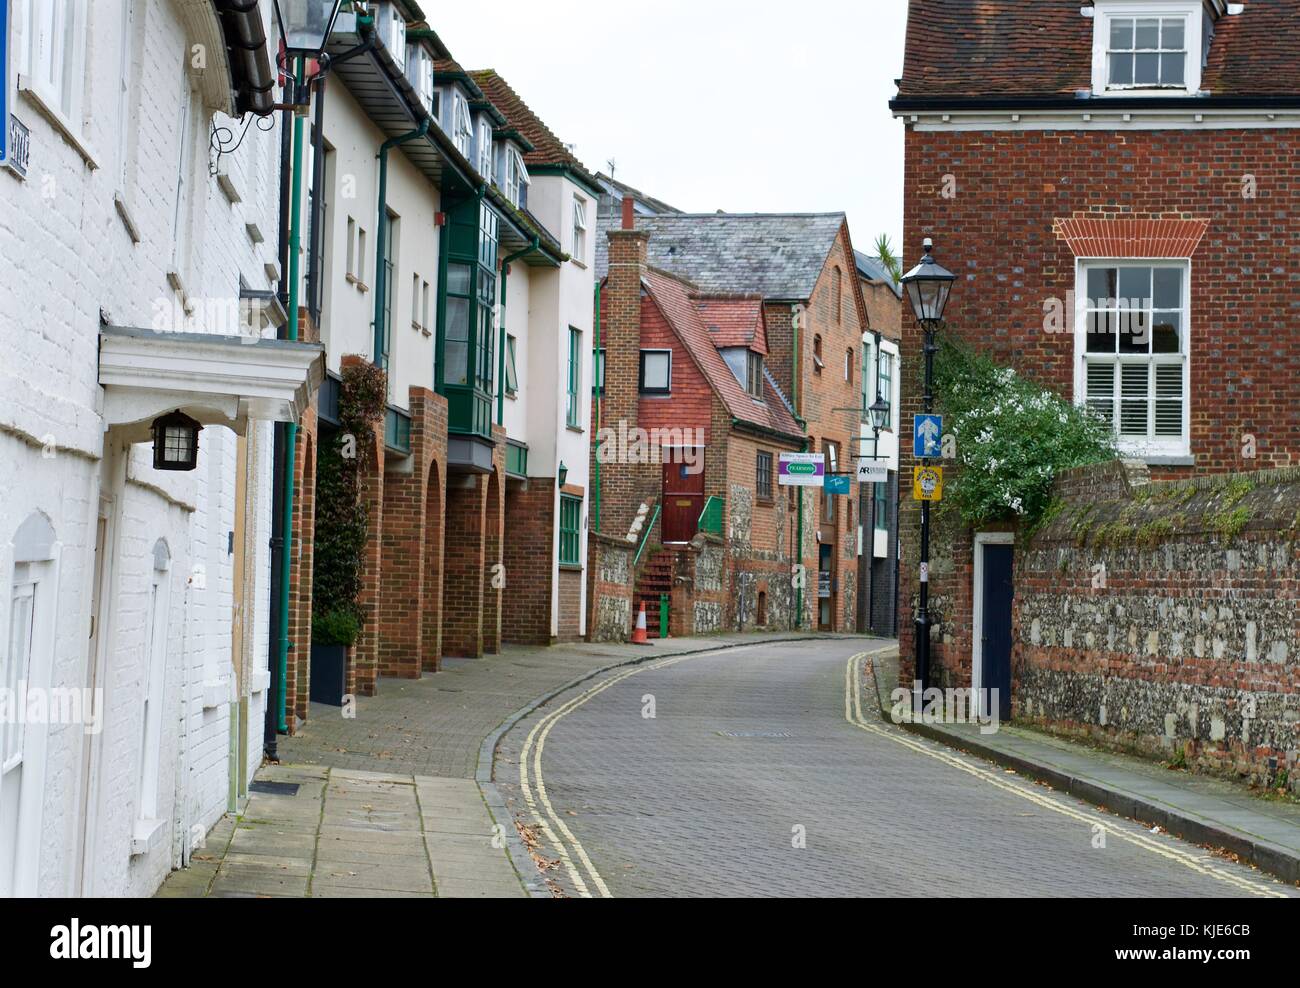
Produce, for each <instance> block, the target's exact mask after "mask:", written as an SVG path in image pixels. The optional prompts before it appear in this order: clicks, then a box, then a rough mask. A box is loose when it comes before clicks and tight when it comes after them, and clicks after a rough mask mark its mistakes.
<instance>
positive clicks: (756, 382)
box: [745, 350, 763, 398]
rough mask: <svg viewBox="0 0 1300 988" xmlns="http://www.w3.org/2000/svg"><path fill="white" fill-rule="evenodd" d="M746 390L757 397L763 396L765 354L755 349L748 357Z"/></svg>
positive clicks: (749, 352)
mask: <svg viewBox="0 0 1300 988" xmlns="http://www.w3.org/2000/svg"><path fill="white" fill-rule="evenodd" d="M745 390H746V391H748V392H749V393H750V395H752V396H753V397H755V398H762V397H763V355H762V354H761V353H756V352H754V351H753V350H750V351H748V354H747V358H746V367H745Z"/></svg>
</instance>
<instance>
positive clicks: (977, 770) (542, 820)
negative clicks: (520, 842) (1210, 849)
mask: <svg viewBox="0 0 1300 988" xmlns="http://www.w3.org/2000/svg"><path fill="white" fill-rule="evenodd" d="M716 654H717V653H716V652H696V653H693V654H690V655H678V656H674V657H671V658H666V659H662V660H659V661H657V662H651V663H647V664H646V665H641V666H634V667H632V668H630V669H627V670H625V671H623V672H620V673H616V674H615V675H613V676H610V677H609V678H608V679H605V680H603V681H601V682H599V683H597V684H596V685H594V686H591V687H589V688H588V689H586V690H584V691H583V692H582V693H580V694H578V695H577V696H576V697H574V698H573V699H571V700H569V701H567V702H566V703H564V704H562V705H561V706H559V707H557V708H556V709H555V710H553V711H551V712H550V713H549V714H547V715H546V716H544V717H542V718H541V719H540V720H538V722H537V723H536V724H534V725H533V728H532V730H530V731H529V732H528V737H527V738H526V739H525V741H524V745H523V748H522V750H521V751H520V754H519V784H520V789H521V790H522V792H523V796H524V803H525V805H526V806H527V807H528V812H529V813H530V814H531V815H532V818H533V821H534V823H535V824H536V825H537V827H538V829H540V830H541V832H542V833H543V835H545V837H546V839H547V841H548V842H549V843H550V845H551V846H552V847H553V848H554V849H555V853H556V855H557V856H558V858H559V860H560V863H561V865H562V866H563V868H564V870H565V872H566V873H567V874H568V876H569V880H570V882H571V883H572V886H573V888H574V889H575V890H576V891H577V893H578V895H580V896H582V897H584V898H594V897H597V896H599V897H601V898H606V899H609V898H613V895H612V893H611V892H610V890H609V886H608V885H606V884H605V880H604V879H603V878H602V877H601V875H600V872H599V871H597V869H596V866H595V865H594V864H592V861H591V858H590V857H589V856H588V854H587V851H586V849H585V848H584V847H583V846H582V842H581V841H579V840H578V838H577V837H576V836H575V835H574V833H573V831H572V830H570V829H569V827H568V825H567V824H566V823H565V822H564V820H563V819H562V818H561V817H560V815H559V814H558V813H557V812H556V811H555V807H554V806H553V805H552V804H551V799H550V796H549V795H548V794H547V792H546V782H545V779H544V778H543V775H542V752H543V750H544V749H545V747H546V739H547V738H548V737H549V736H550V733H551V729H552V728H553V727H554V726H555V725H556V724H557V723H558V722H559V721H560V719H561V718H563V717H567V716H568V715H569V714H571V713H572V712H573V711H575V710H577V709H578V708H579V707H581V706H583V705H584V704H585V703H586V702H587V701H588V700H591V699H592V698H593V697H596V696H599V695H600V694H601V693H603V692H605V690H607V689H609V688H610V687H611V686H615V685H617V684H618V683H621V682H623V680H625V679H628V678H629V677H631V676H635V675H637V674H638V673H642V672H648V671H651V670H658V669H667V668H668V667H670V666H674V665H677V664H678V663H679V662H685V661H686V660H688V659H693V658H699V657H701V656H703V655H716ZM870 654H873V653H869V652H859V653H858V654H856V655H854V656H852V657H851V658H850V659H849V660H848V662H847V664H846V665H845V667H844V719H845V720H847V721H848V722H849V723H850V724H852V725H853V726H854V727H856V728H859V729H860V730H863V731H866V732H867V733H869V734H874V735H877V736H879V737H882V738H885V739H886V740H889V741H892V742H893V743H895V744H900V745H902V746H903V747H905V748H908V749H910V750H911V751H913V752H915V753H917V754H919V755H924V756H925V757H927V758H933V759H935V760H936V761H940V762H943V763H944V764H946V765H950V766H951V767H953V768H956V769H958V770H959V771H962V772H965V773H966V774H968V775H971V776H974V777H975V778H977V779H979V780H980V781H981V782H985V783H987V784H988V785H991V786H994V787H995V788H997V789H1000V790H1002V791H1003V792H1006V793H1010V794H1012V795H1014V796H1016V797H1018V798H1020V799H1024V800H1027V801H1028V802H1030V803H1033V804H1035V805H1037V806H1039V807H1041V808H1043V809H1046V810H1050V811H1051V812H1053V813H1058V814H1060V815H1061V816H1064V817H1066V818H1068V819H1071V820H1074V821H1076V822H1078V823H1081V824H1084V825H1085V826H1087V827H1088V828H1089V830H1090V832H1094V830H1095V828H1100V829H1101V830H1103V831H1105V833H1106V834H1107V835H1110V836H1114V837H1117V838H1119V839H1120V840H1123V841H1126V842H1128V843H1129V844H1132V845H1133V846H1135V847H1138V848H1141V849H1142V850H1145V851H1149V852H1150V853H1152V854H1157V855H1160V856H1161V857H1163V858H1165V859H1166V860H1169V861H1172V862H1175V863H1176V864H1179V865H1181V866H1183V867H1185V868H1188V869H1190V870H1191V871H1194V872H1196V873H1197V874H1199V875H1204V876H1206V877H1208V878H1212V879H1214V880H1216V881H1220V882H1223V883H1225V884H1226V885H1229V886H1232V887H1234V888H1236V889H1239V890H1241V891H1245V892H1249V893H1250V894H1251V895H1256V896H1263V897H1270V898H1279V899H1285V898H1287V894H1286V893H1285V892H1283V891H1280V890H1278V889H1276V888H1273V887H1270V885H1268V884H1265V883H1264V882H1262V881H1257V880H1254V879H1252V878H1249V877H1246V876H1244V875H1240V874H1237V873H1236V872H1235V869H1230V868H1228V867H1221V866H1220V865H1219V864H1217V863H1216V862H1215V861H1214V860H1213V859H1212V858H1210V857H1209V855H1208V854H1204V855H1198V854H1195V853H1192V852H1190V851H1187V850H1184V849H1183V848H1181V847H1178V846H1176V845H1174V844H1172V843H1171V842H1165V841H1160V840H1157V839H1155V838H1154V837H1152V836H1150V835H1148V834H1147V833H1146V832H1145V831H1142V830H1139V829H1137V828H1136V825H1133V824H1124V823H1122V821H1119V820H1118V819H1117V818H1114V817H1110V816H1108V815H1106V814H1103V813H1099V812H1090V811H1087V810H1084V809H1081V808H1078V807H1076V806H1073V805H1071V802H1072V797H1057V796H1051V795H1048V794H1047V793H1046V792H1042V791H1039V790H1037V789H1031V788H1027V787H1025V786H1024V785H1021V784H1015V783H1011V782H1009V781H1007V780H1006V779H1005V778H1004V777H1003V775H1002V773H1001V772H1000V771H997V770H991V769H988V768H984V767H982V766H980V765H977V764H975V763H974V762H973V760H971V759H969V758H967V757H964V756H961V755H958V754H955V753H953V752H950V751H948V750H946V749H944V748H942V747H940V746H938V745H937V744H927V743H925V742H922V741H919V740H916V739H915V738H913V737H912V736H910V735H909V734H907V733H906V732H904V731H902V730H901V729H899V728H892V729H891V728H887V727H885V726H883V725H881V724H880V723H873V722H872V721H871V720H868V718H867V717H866V716H864V714H863V711H862V691H861V684H862V677H861V669H862V660H863V659H865V658H866V657H867V656H868V655H870Z"/></svg>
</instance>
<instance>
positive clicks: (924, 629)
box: [902, 237, 957, 710]
mask: <svg viewBox="0 0 1300 988" xmlns="http://www.w3.org/2000/svg"><path fill="white" fill-rule="evenodd" d="M922 246H923V247H924V248H925V256H923V257H922V258H921V263H920V264H918V265H917V266H916V267H914V268H912V270H911V271H909V272H907V274H905V275H903V279H902V280H903V286H904V287H905V288H906V289H907V299H908V301H909V302H911V303H912V314H913V315H914V316H916V321H917V322H918V323H920V324H921V329H922V331H923V332H924V334H925V341H924V347H923V352H924V355H925V390H924V391H923V392H922V394H921V402H922V404H921V408H922V410H923V411H924V412H925V413H926V414H927V415H928V414H929V413H931V412H933V411H934V355H935V353H936V352H937V351H938V349H939V347H938V344H937V343H936V342H935V330H936V329H937V328H938V326H939V323H941V322H942V321H943V310H944V309H946V308H947V307H948V295H949V294H950V293H951V292H952V283H953V282H954V281H956V280H957V276H956V275H954V274H953V273H952V272H951V271H949V270H947V269H946V268H943V267H941V266H940V265H939V264H938V262H936V261H935V259H934V257H933V256H931V255H932V254H933V252H934V242H933V241H932V240H931V239H930V238H929V237H926V238H925V241H924V243H923V245H922ZM920 549H921V553H920V555H921V565H920V572H919V573H918V574H917V576H918V580H917V594H916V619H915V625H916V629H915V634H916V638H915V645H916V668H915V670H914V674H915V680H914V682H915V686H914V689H915V691H916V693H915V699H914V702H915V704H916V706H917V709H918V710H919V709H920V704H921V698H922V696H923V694H924V691H925V689H926V687H927V686H928V685H929V683H930V628H931V620H930V502H929V501H922V502H921V545H920Z"/></svg>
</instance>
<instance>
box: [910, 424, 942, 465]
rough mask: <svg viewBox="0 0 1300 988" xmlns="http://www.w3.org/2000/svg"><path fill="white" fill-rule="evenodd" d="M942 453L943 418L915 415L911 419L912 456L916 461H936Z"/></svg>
mask: <svg viewBox="0 0 1300 988" xmlns="http://www.w3.org/2000/svg"><path fill="white" fill-rule="evenodd" d="M942 452H943V416H942V415H917V416H914V417H913V419H912V455H913V456H914V457H916V458H917V459H918V460H929V459H938V457H939V456H940V454H942Z"/></svg>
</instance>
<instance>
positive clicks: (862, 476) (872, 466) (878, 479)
mask: <svg viewBox="0 0 1300 988" xmlns="http://www.w3.org/2000/svg"><path fill="white" fill-rule="evenodd" d="M858 483H859V484H887V483H889V465H888V464H887V463H886V462H884V461H877V460H867V459H861V460H858Z"/></svg>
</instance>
